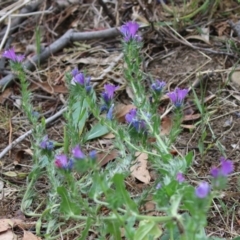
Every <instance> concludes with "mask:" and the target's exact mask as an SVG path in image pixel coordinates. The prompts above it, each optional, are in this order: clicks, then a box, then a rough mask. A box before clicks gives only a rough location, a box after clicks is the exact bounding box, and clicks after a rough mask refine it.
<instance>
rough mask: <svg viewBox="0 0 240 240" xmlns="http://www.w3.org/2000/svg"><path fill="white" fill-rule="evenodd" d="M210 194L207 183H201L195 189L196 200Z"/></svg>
mask: <svg viewBox="0 0 240 240" xmlns="http://www.w3.org/2000/svg"><path fill="white" fill-rule="evenodd" d="M209 192H210V186H209V184H208V183H207V182H201V183H199V185H198V186H197V187H196V189H195V194H196V196H197V197H198V198H205V197H206V196H207V195H208V194H209Z"/></svg>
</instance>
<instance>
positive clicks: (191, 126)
mask: <svg viewBox="0 0 240 240" xmlns="http://www.w3.org/2000/svg"><path fill="white" fill-rule="evenodd" d="M181 127H182V128H185V129H190V130H191V129H195V128H196V127H195V126H194V125H191V124H190V125H187V124H181Z"/></svg>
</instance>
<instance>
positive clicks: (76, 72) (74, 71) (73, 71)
mask: <svg viewBox="0 0 240 240" xmlns="http://www.w3.org/2000/svg"><path fill="white" fill-rule="evenodd" d="M78 73H79V71H78V69H77V68H74V69H73V70H72V72H71V74H72V76H73V77H76V75H77V74H78Z"/></svg>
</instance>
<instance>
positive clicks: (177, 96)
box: [167, 88, 188, 108]
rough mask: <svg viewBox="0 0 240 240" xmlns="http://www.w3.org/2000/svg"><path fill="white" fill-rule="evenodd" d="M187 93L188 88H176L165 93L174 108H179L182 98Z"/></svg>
mask: <svg viewBox="0 0 240 240" xmlns="http://www.w3.org/2000/svg"><path fill="white" fill-rule="evenodd" d="M187 94H188V89H180V88H176V89H175V90H174V91H173V92H170V93H168V94H167V96H168V97H169V98H170V100H171V101H172V103H173V104H174V105H175V107H176V108H180V107H181V106H182V105H183V101H184V98H185V97H186V96H187Z"/></svg>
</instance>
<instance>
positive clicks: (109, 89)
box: [102, 84, 118, 104]
mask: <svg viewBox="0 0 240 240" xmlns="http://www.w3.org/2000/svg"><path fill="white" fill-rule="evenodd" d="M104 89H105V91H104V92H103V93H102V97H103V100H104V102H105V103H106V104H109V103H110V102H111V100H112V99H113V96H114V93H115V91H116V90H117V89H118V86H114V85H112V84H105V85H104Z"/></svg>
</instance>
